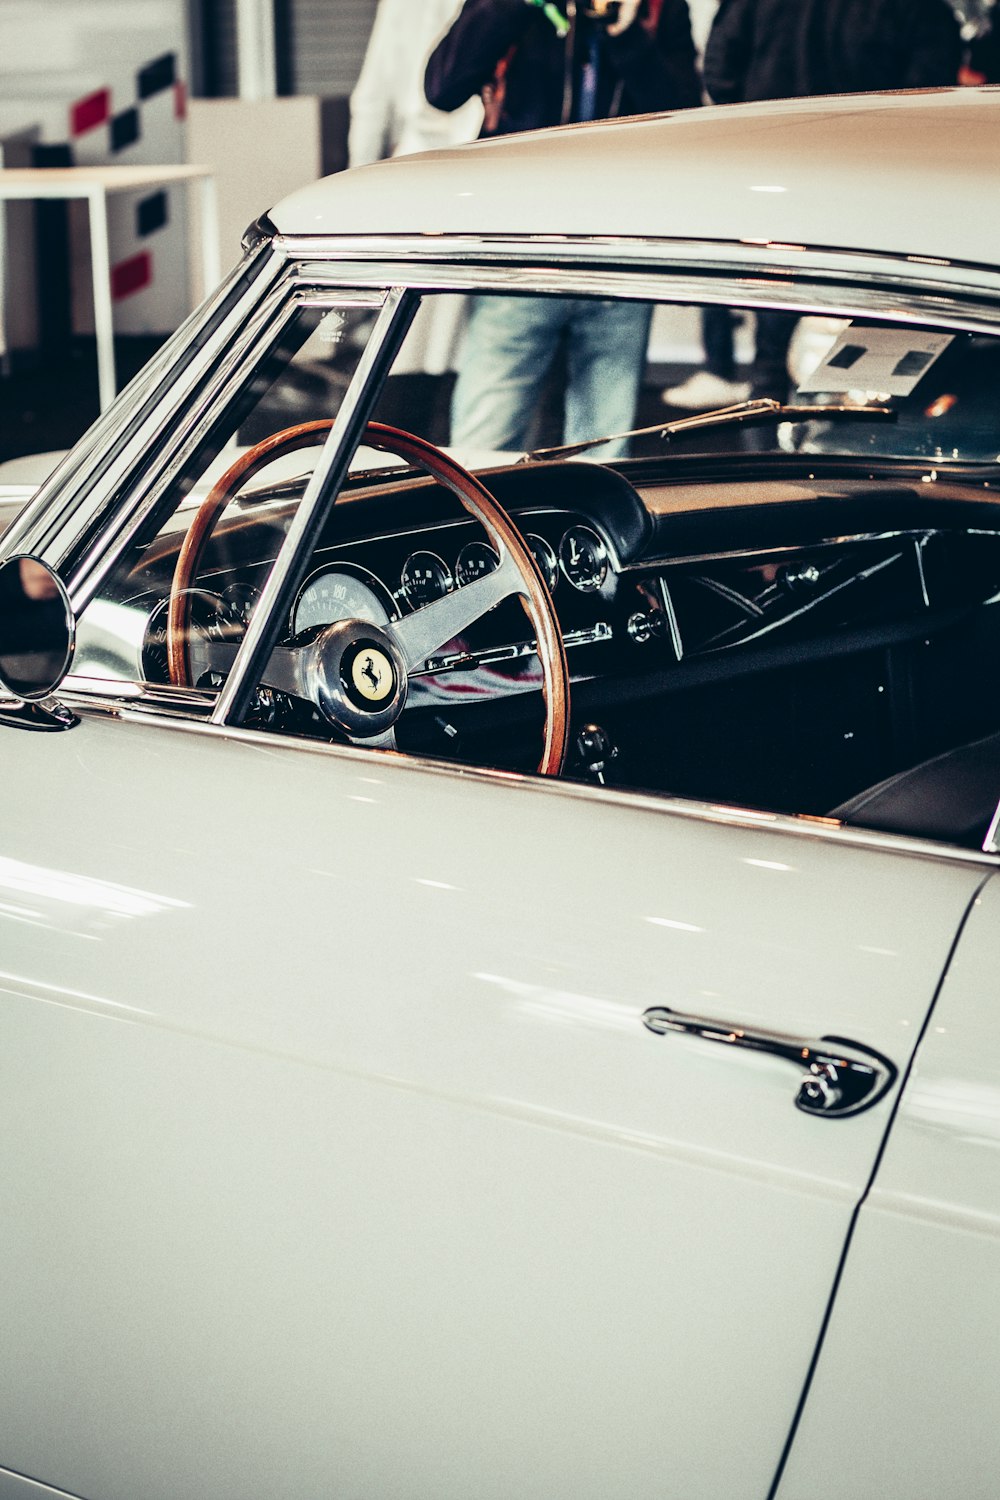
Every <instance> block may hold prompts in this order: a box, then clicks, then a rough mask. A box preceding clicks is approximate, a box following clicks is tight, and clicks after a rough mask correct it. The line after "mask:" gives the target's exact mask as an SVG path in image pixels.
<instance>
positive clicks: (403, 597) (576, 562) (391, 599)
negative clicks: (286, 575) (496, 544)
mask: <svg viewBox="0 0 1000 1500" xmlns="http://www.w3.org/2000/svg"><path fill="white" fill-rule="evenodd" d="M524 540H525V543H526V544H527V547H528V549H529V551H530V552H531V555H532V557H533V558H534V560H535V562H536V564H537V565H538V569H539V571H540V572H541V575H542V577H543V578H544V579H545V582H546V585H547V586H548V589H549V592H550V593H552V594H555V593H556V591H557V589H559V588H560V587H562V586H566V587H568V588H570V589H571V590H573V591H574V592H575V593H578V594H596V593H599V592H600V590H601V589H602V588H603V587H604V584H605V582H606V581H607V578H608V575H609V572H610V568H611V560H610V556H609V552H608V547H607V544H606V542H605V541H604V540H603V538H602V537H601V536H600V535H599V534H598V532H597V531H596V530H595V529H594V528H593V527H592V526H589V525H585V524H583V523H582V522H575V523H574V524H572V525H569V526H567V527H565V529H564V530H563V531H562V534H561V536H560V537H559V540H558V542H557V543H555V544H554V543H553V542H551V541H549V540H547V538H546V537H544V536H542V535H541V534H540V533H539V532H537V531H528V530H526V531H525V532H524ZM497 563H498V558H497V554H496V552H495V550H494V549H493V547H492V546H491V545H490V544H489V543H488V542H486V541H481V540H473V541H468V542H466V543H465V544H464V545H463V546H462V547H461V548H460V549H459V550H458V551H457V553H455V554H454V555H451V553H450V551H449V549H448V548H445V547H441V548H440V549H434V548H432V547H419V548H416V549H414V550H413V551H411V552H409V553H408V554H407V556H406V557H405V559H404V561H403V563H402V565H401V566H400V568H399V571H398V574H396V573H395V570H393V574H394V578H393V583H392V584H391V585H390V583H389V582H387V581H386V579H385V578H383V577H379V576H378V575H377V574H376V573H373V572H372V571H371V570H370V569H368V568H366V567H361V566H359V565H357V564H355V563H354V562H352V561H346V560H344V559H343V557H342V556H341V557H338V558H337V560H336V561H333V562H331V563H329V564H327V565H325V566H323V567H321V568H318V569H317V570H316V572H315V573H313V575H312V576H311V577H310V578H308V579H307V580H306V582H305V584H304V585H303V588H302V590H301V592H300V594H299V597H298V599H297V600H296V602H295V606H294V608H293V610H292V618H291V622H290V623H291V628H292V632H293V634H295V635H297V634H298V633H299V632H300V631H302V630H307V629H309V628H310V627H311V626H313V625H324V624H330V623H332V622H333V621H335V620H341V619H349V618H358V619H365V620H371V621H372V623H373V624H378V625H385V624H387V623H388V622H389V621H390V620H392V619H394V618H398V617H399V616H400V615H401V614H403V613H405V612H408V611H413V610H417V609H422V608H424V606H426V605H428V604H433V603H434V601H435V600H437V599H441V598H443V597H444V596H445V595H446V594H450V593H451V592H452V591H453V590H454V589H456V588H464V587H465V585H466V584H470V583H475V582H476V580H477V579H480V578H484V577H486V575H487V574H489V573H492V572H493V570H494V569H495V568H496V566H497Z"/></svg>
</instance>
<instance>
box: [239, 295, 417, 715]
mask: <svg viewBox="0 0 1000 1500" xmlns="http://www.w3.org/2000/svg"><path fill="white" fill-rule="evenodd" d="M413 311H415V308H414V306H413V305H412V301H411V299H410V294H409V293H408V292H407V291H406V290H405V288H403V287H398V286H397V287H393V288H392V290H391V291H390V292H389V293H388V295H387V296H386V297H385V300H384V302H383V304H382V308H381V311H380V312H379V314H378V317H377V318H376V320H375V326H374V328H373V329H372V332H371V336H370V338H369V339H368V342H367V344H366V345H365V348H364V351H363V353H362V355H361V358H360V360H359V361H358V364H357V367H356V369H355V371H354V374H353V376H352V378H351V382H350V384H349V385H348V387H347V390H346V391H345V393H344V399H343V401H342V402H341V406H340V410H339V411H338V412H337V415H336V417H335V419H334V423H333V426H332V427H331V428H330V431H329V433H328V435H327V439H326V442H325V443H324V445H323V448H322V450H321V452H320V456H319V459H318V461H317V464H316V467H315V469H314V470H313V472H312V474H311V476H310V478H309V483H308V484H307V485H306V490H305V494H304V495H303V496H302V499H301V501H300V502H299V505H298V508H297V509H296V512H295V515H294V516H293V517H292V521H291V524H290V526H289V528H288V532H287V534H286V536H285V540H284V541H283V543H282V545H281V550H280V551H279V553H278V556H277V558H276V559H275V562H274V567H273V568H272V569H271V572H270V573H269V574H268V577H267V580H266V582H265V584H264V587H263V589H262V590H261V596H260V599H259V601H258V604H257V608H256V609H255V610H254V614H253V619H252V620H251V621H250V625H249V628H248V629H247V633H246V636H245V637H244V639H243V642H242V644H241V645H240V649H239V651H238V652H237V654H236V660H235V662H234V663H233V668H232V671H231V672H230V673H229V675H228V677H227V678H226V681H225V684H224V685H223V688H222V691H221V692H220V694H219V699H218V702H217V704H216V706H215V711H214V713H213V715H212V718H213V721H214V722H215V723H217V724H226V723H229V722H230V721H231V720H235V719H238V718H239V717H240V716H241V715H242V713H243V712H244V711H245V708H246V705H247V704H248V703H249V700H250V696H251V693H252V691H253V687H254V685H255V682H256V681H257V680H258V679H259V678H260V675H261V673H262V672H263V670H264V665H265V663H266V661H267V658H268V657H269V656H270V654H271V651H272V650H273V648H274V646H275V645H276V644H277V639H278V636H279V635H280V633H281V630H282V628H283V625H284V622H285V621H286V620H287V619H288V616H289V610H290V608H291V602H292V599H293V597H294V595H295V592H296V591H297V589H298V587H299V585H300V583H301V581H302V575H303V574H304V572H305V571H306V569H307V567H308V566H309V561H310V559H311V557H312V550H313V549H312V546H310V545H309V543H310V538H312V539H313V541H314V540H315V538H316V537H317V536H318V534H319V532H320V530H321V527H322V522H323V520H324V519H325V517H326V514H327V511H328V509H329V506H330V502H331V497H332V498H334V499H335V498H336V493H337V490H338V489H339V487H340V485H341V484H342V483H343V479H344V475H345V473H346V471H347V465H348V463H349V462H350V458H351V454H352V452H353V450H354V447H355V445H356V443H357V441H358V439H359V438H360V436H361V430H362V428H363V425H364V424H363V420H362V417H361V412H362V409H363V406H364V403H365V401H366V399H367V397H368V394H369V391H370V390H371V388H372V387H373V385H374V384H375V382H376V380H378V379H380V378H381V376H382V375H383V373H384V372H385V370H386V368H387V367H388V365H389V364H391V362H392V360H393V359H394V358H395V356H396V352H397V349H398V347H399V344H400V343H401V342H402V339H403V335H404V334H405V331H406V327H407V326H408V325H409V318H410V316H412V313H413Z"/></svg>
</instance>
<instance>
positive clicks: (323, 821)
mask: <svg viewBox="0 0 1000 1500" xmlns="http://www.w3.org/2000/svg"><path fill="white" fill-rule="evenodd" d="M998 160H1000V95H998V94H997V92H996V91H992V92H991V91H990V90H988V89H987V90H981V91H974V90H965V91H957V90H956V91H941V92H928V93H919V94H914V95H905V94H900V95H887V96H874V97H871V98H868V99H860V98H849V97H842V98H831V99H822V100H815V101H798V102H785V103H778V104H773V105H747V106H739V107H735V108H731V109H704V110H694V111H688V112H686V113H683V114H678V115H674V116H664V117H660V118H649V119H636V120H631V121H622V122H617V123H614V124H599V125H593V126H585V127H576V128H570V129H567V130H563V131H555V132H539V133H537V134H534V135H531V136H525V137H520V138H518V137H510V138H507V139H505V140H501V141H489V142H482V143H479V144H477V145H474V146H470V147H468V148H464V149H461V150H456V151H448V152H441V153H437V154H432V155H428V156H425V157H417V158H412V159H401V160H396V161H392V162H387V163H383V164H379V165H376V166H372V167H368V168H364V169H362V170H361V171H359V172H354V173H347V174H344V175H342V176H339V177H337V178H333V179H330V180H328V181H325V182H323V183H320V184H318V185H316V186H315V187H312V188H309V189H307V190H304V191H302V192H300V193H298V194H296V195H294V196H292V197H291V198H289V199H287V200H286V201H285V202H283V203H281V204H279V205H278V206H277V207H276V208H273V209H272V210H271V212H270V214H269V215H266V216H265V217H263V218H262V219H261V220H260V221H259V223H258V224H256V225H255V226H254V227H253V228H252V229H251V230H250V231H249V232H248V236H247V239H246V242H245V254H244V258H243V259H242V261H241V262H240V264H239V265H238V266H237V267H236V268H235V270H234V271H233V272H232V274H231V275H230V276H229V277H228V279H226V280H225V281H224V283H223V284H222V285H221V286H220V287H219V288H218V289H217V291H216V292H215V293H214V294H213V296H212V297H211V298H210V299H209V301H208V302H207V303H206V305H205V306H204V307H203V308H202V309H201V310H199V311H198V312H197V313H196V314H195V315H194V316H193V317H192V319H191V320H190V321H189V322H188V323H186V324H185V326H184V327H183V328H181V329H180V330H179V331H178V333H177V334H176V335H175V336H174V337H172V339H171V340H170V341H169V342H168V343H167V344H166V345H165V346H164V347H163V349H162V350H161V351H160V353H159V354H158V355H157V356H156V357H155V358H154V359H153V361H152V362H151V363H150V364H149V365H148V366H147V368H146V369H145V370H144V371H143V372H142V373H141V374H140V375H139V376H138V377H137V378H136V379H135V380H134V381H133V383H132V384H131V385H130V386H129V387H128V388H127V389H126V390H125V391H124V392H123V393H122V395H121V396H120V398H119V399H118V401H117V402H116V403H115V405H114V406H113V407H112V408H111V409H110V410H109V411H108V412H107V413H105V415H104V416H103V417H102V418H101V419H100V421H99V422H98V423H97V425H96V426H95V427H94V428H93V429H92V431H91V432H90V433H89V434H87V435H86V436H85V437H84V438H83V440H82V441H81V442H80V444H79V446H78V447H77V448H76V449H75V450H74V451H73V452H72V453H71V454H70V455H69V456H68V457H67V458H66V459H65V460H64V461H63V462H62V463H61V464H60V465H59V467H58V468H57V469H56V471H55V472H54V473H53V474H52V476H51V477H50V478H49V479H48V480H47V481H46V482H45V483H44V484H43V485H42V486H41V488H40V489H39V490H38V492H37V493H36V494H35V495H34V496H33V498H32V499H31V501H30V503H29V504H28V505H27V506H26V507H25V508H24V509H23V510H22V511H21V512H20V513H19V514H17V515H16V516H14V517H12V518H9V524H8V525H7V528H6V530H5V532H4V534H3V538H2V544H0V545H2V553H0V559H2V566H0V677H2V680H3V684H4V696H3V698H2V700H0V751H2V756H3V767H4V774H5V781H6V785H7V789H8V790H7V796H6V813H5V817H4V824H3V826H4V836H3V846H2V849H0V878H2V887H3V889H2V892H0V898H2V899H0V932H2V937H3V943H2V955H3V956H2V987H3V994H2V998H0V1184H2V1203H3V1232H2V1234H0V1288H2V1293H0V1413H2V1419H0V1495H2V1496H3V1497H4V1500H12V1497H16V1500H21V1497H28V1496H32V1497H40V1496H49V1495H67V1494H68V1495H70V1496H73V1497H82V1500H208V1497H213V1500H214V1497H226V1500H229V1497H231V1500H252V1497H260V1500H264V1497H267V1500H276V1497H289V1500H292V1497H294V1500H312V1497H315V1500H318V1497H320V1496H323V1497H328V1496H336V1497H338V1500H348V1497H350V1500H374V1497H378V1500H390V1497H394V1500H432V1497H433V1500H469V1497H472V1496H475V1497H477V1500H509V1497H511V1496H514V1495H517V1496H519V1497H523V1500H528V1497H534V1500H555V1497H573V1500H608V1497H609V1496H623V1497H628V1500H641V1497H653V1496H657V1497H662V1496H671V1497H676V1500H699V1497H704V1500H719V1497H722V1496H726V1497H729V1500H737V1497H746V1500H764V1497H768V1496H776V1497H778V1500H817V1497H821V1496H830V1497H833V1496H837V1497H840V1496H843V1495H849V1496H852V1497H856V1500H864V1497H875V1496H879V1497H885V1496H892V1497H912V1500H926V1497H929V1496H944V1495H958V1494H961V1495H962V1496H963V1497H966V1500H973V1497H982V1500H986V1497H992V1496H994V1495H995V1493H996V1488H997V1475H998V1474H1000V1423H998V1422H997V1421H996V1400H997V1389H998V1377H1000V1353H998V1350H1000V1345H998V1340H997V1336H996V1329H997V1326H998V1317H1000V1305H998V1295H1000V1242H998V1234H997V1226H998V1224H1000V1174H998V1172H997V1147H998V1143H1000V1020H998V1017H1000V1005H998V1004H997V1003H996V994H997V991H996V988H995V987H996V983H997V980H996V974H997V968H998V959H1000V883H995V882H996V875H997V871H998V861H1000V834H998V823H1000V818H998V808H1000V693H998V691H997V681H998V674H1000V418H998V402H1000V378H998V376H1000V345H998V335H1000V249H998V246H1000V236H998V232H997V216H996V212H995V207H994V204H995V195H996V182H997V167H996V163H997V161H998ZM466 298H470V299H473V300H472V302H471V307H472V313H471V314H470V313H469V306H470V304H469V303H468V302H464V303H463V302H460V301H458V300H457V299H466ZM484 298H489V299H491V301H492V305H493V308H494V311H496V309H497V308H499V309H501V311H502V313H503V317H501V318H500V320H499V321H500V324H503V321H504V318H505V317H508V316H510V317H516V316H519V315H520V312H521V311H523V310H524V309H526V308H529V307H530V306H532V305H534V306H536V307H537V306H541V307H542V308H543V310H544V311H545V312H546V314H547V315H548V314H551V315H552V316H551V321H552V323H553V325H556V324H558V325H559V327H560V328H561V329H562V330H563V331H562V332H561V333H560V335H559V338H558V340H555V339H554V340H553V361H552V365H551V368H550V369H549V372H548V374H547V375H545V381H544V389H543V388H542V386H540V385H539V379H540V378H541V376H542V375H543V374H544V371H543V370H542V368H541V366H540V365H538V367H533V368H531V369H528V370H527V371H526V372H523V381H522V383H521V384H518V385H517V387H516V389H515V390H514V391H513V395H512V393H511V388H510V387H509V386H508V387H507V388H506V389H505V390H504V392H503V393H502V395H501V394H499V393H498V392H497V391H496V390H495V389H493V387H491V386H490V384H489V376H490V374H491V364H492V363H495V365H496V370H494V371H493V373H496V372H497V371H499V369H500V361H499V360H497V361H495V362H492V361H491V359H490V358H489V357H487V358H486V359H485V360H484V358H483V351H482V349H480V350H479V353H478V357H477V359H476V361H474V362H473V361H472V360H471V358H470V356H469V354H468V344H466V346H464V348H465V351H466V352H464V353H462V352H460V353H459V355H458V369H459V377H458V378H459V381H461V380H462V379H463V378H464V377H467V376H468V371H469V369H470V368H471V367H472V365H473V363H474V364H475V368H476V370H477V371H478V375H477V379H479V380H480V382H481V388H480V390H479V392H478V394H479V396H480V398H481V399H482V400H483V401H485V403H486V407H487V408H488V409H492V407H491V403H496V402H498V401H500V400H501V399H502V400H503V401H505V402H506V403H507V406H508V408H510V409H515V408H516V409H517V410H519V412H520V414H521V416H522V417H523V418H524V419H525V431H526V432H530V436H528V437H527V438H526V439H525V441H524V442H523V443H521V444H520V445H519V447H518V451H510V448H509V445H508V444H507V442H506V440H504V441H499V440H498V439H495V438H494V439H491V441H490V442H489V443H487V444H486V445H485V451H482V445H480V447H481V451H479V452H478V453H476V452H473V451H472V448H471V447H470V445H469V443H468V442H467V441H466V442H463V441H461V440H459V438H458V434H457V433H455V432H452V431H451V430H450V428H449V410H448V395H449V380H448V378H447V377H446V376H440V375H439V376H437V377H433V378H432V377H430V376H428V374H427V369H428V364H429V362H428V359H427V357H426V355H425V353H422V352H421V351H422V350H424V351H425V350H426V346H427V343H428V339H429V337H430V331H433V330H434V329H436V330H440V328H441V327H442V326H443V324H444V323H448V322H449V320H450V323H451V324H454V323H455V321H456V320H457V319H460V318H461V317H462V316H463V315H464V316H466V317H469V318H470V319H471V318H474V317H475V310H476V308H477V307H479V306H480V305H481V303H482V299H484ZM503 299H505V300H503ZM570 304H572V306H571V305H570ZM720 305H721V306H724V307H728V308H730V309H732V310H733V311H734V314H735V315H737V316H738V317H740V318H741V319H742V320H743V327H742V328H741V330H740V338H741V339H748V338H749V337H750V336H751V333H752V329H753V325H754V319H755V317H760V318H762V319H763V318H765V317H766V315H767V314H768V313H774V312H775V311H778V312H782V311H783V312H785V313H787V314H790V315H793V317H792V321H794V320H795V319H796V318H798V319H802V320H803V321H802V323H801V325H800V327H801V328H804V329H806V330H807V331H809V330H811V334H810V337H809V338H808V339H806V340H805V341H804V344H805V345H806V346H808V350H809V354H808V358H806V357H804V356H803V357H802V358H799V357H798V356H794V351H793V358H792V361H791V363H792V366H793V379H792V385H791V388H790V389H789V390H788V391H787V392H785V393H779V394H778V395H772V396H764V397H755V398H754V399H748V400H747V401H746V402H741V403H739V404H737V405H736V406H733V407H730V408H727V409H725V410H721V411H709V412H701V413H695V414H690V413H688V414H682V413H680V412H678V411H672V412H670V411H667V410H666V409H665V408H664V407H663V405H662V403H661V402H660V389H661V387H662V385H663V365H664V356H663V350H664V349H666V350H668V351H669V350H676V348H677V347H678V340H679V339H681V340H683V339H686V338H689V335H691V331H692V330H693V329H696V326H697V315H696V312H695V311H693V310H694V309H697V308H703V307H717V306H720ZM595 307H605V308H612V309H615V308H620V307H625V308H627V309H628V310H630V312H632V313H634V312H635V311H636V309H639V313H640V316H639V318H638V320H637V321H638V323H639V324H640V325H641V326H642V328H643V337H642V339H640V340H638V341H633V345H632V346H631V353H630V354H628V359H627V360H626V363H628V362H629V360H630V361H631V366H630V368H631V372H632V376H635V377H636V378H637V381H638V387H637V388H638V391H639V409H638V411H637V412H636V416H635V421H634V423H632V427H634V428H636V429H641V430H639V431H636V432H634V433H633V432H632V431H631V430H626V431H625V432H624V433H623V431H622V430H621V426H620V422H619V421H617V420H611V421H607V420H602V414H601V412H600V411H598V413H597V416H596V418H592V420H591V422H590V426H589V428H587V429H586V430H584V431H583V433H582V435H581V431H580V428H579V424H578V425H577V427H576V429H575V430H573V429H572V427H571V424H570V423H569V407H570V402H569V400H568V398H567V399H566V400H565V403H564V404H565V406H566V420H565V421H564V415H563V410H562V404H563V396H562V395H561V391H562V388H563V384H566V383H567V382H568V383H571V382H572V379H573V376H574V371H575V363H574V362H575V361H576V360H577V358H578V355H579V349H580V347H581V345H580V343H579V341H578V339H577V335H576V334H575V332H574V328H573V318H574V316H575V311H574V310H579V309H581V308H582V309H583V311H584V313H588V312H590V311H592V310H593V309H594V308H595ZM643 309H645V312H643V311H642V310H643ZM511 310H514V311H513V312H512V311H511ZM564 314H565V317H564ZM806 320H821V321H818V322H807V321H806ZM471 326H472V323H471V321H470V323H469V327H470V328H471ZM761 326H763V325H761ZM647 329H651V332H650V333H649V334H648V339H647V336H646V330H647ZM429 330H430V331H429ZM566 330H568V332H567V331H566ZM435 336H436V335H435ZM468 338H469V334H468V333H467V334H466V339H467V341H468ZM487 352H488V351H487ZM620 353H621V351H620V350H619V355H620ZM692 358H694V356H692ZM544 363H546V362H544V361H543V362H542V364H544ZM536 364H537V362H536ZM560 368H562V370H563V371H564V380H563V382H562V384H561V382H560V375H559V371H560ZM627 376H628V372H627V371H626V370H625V369H624V367H620V368H619V373H618V375H617V376H616V375H614V374H613V373H607V372H606V374H605V376H604V377H602V378H603V379H604V380H605V385H604V391H605V396H606V402H607V410H608V412H611V411H612V410H613V409H614V410H617V409H619V408H620V406H621V402H620V401H619V400H618V399H617V398H618V396H619V394H620V392H619V391H618V388H617V384H616V382H617V380H619V379H621V380H625V379H626V377H627ZM628 378H631V377H628ZM577 415H578V414H577ZM568 438H569V439H570V440H569V441H567V439H568ZM991 933H992V937H991V936H990V934H991Z"/></svg>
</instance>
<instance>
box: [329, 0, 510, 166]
mask: <svg viewBox="0 0 1000 1500" xmlns="http://www.w3.org/2000/svg"><path fill="white" fill-rule="evenodd" d="M461 3H462V0H379V6H378V10H377V11H376V12H375V21H374V24H373V26H372V30H371V36H370V37H369V40H368V47H367V50H366V52H365V60H364V63H363V65H362V68H361V74H360V76H359V78H358V81H357V84H356V85H355V88H354V92H353V93H352V94H351V125H350V132H349V134H348V139H347V160H348V165H349V166H351V167H364V166H367V165H368V164H369V163H370V162H373V161H381V160H382V158H383V157H386V156H406V155H408V154H409V153H410V152H413V151H433V150H434V149H436V148H437V147H440V146H458V145H461V144H462V143H463V142H464V141H473V140H475V138H476V136H477V135H478V133H479V128H480V126H481V125H482V121H483V107H482V102H481V100H479V99H478V98H475V99H470V100H469V101H468V102H467V104H466V105H465V107H464V108H462V109H458V110H455V111H453V112H452V113H450V114H449V113H446V112H445V111H443V110H440V109H433V108H432V107H431V105H430V104H428V102H427V98H426V96H425V94H424V68H425V67H426V64H427V59H428V57H429V55H430V53H431V51H432V49H433V47H434V45H435V43H436V42H437V41H438V40H439V39H440V38H441V37H442V36H443V35H444V33H445V32H446V31H447V30H448V27H449V26H450V25H451V23H452V21H454V19H455V17H456V15H457V14H458V11H459V9H460V6H461Z"/></svg>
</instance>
